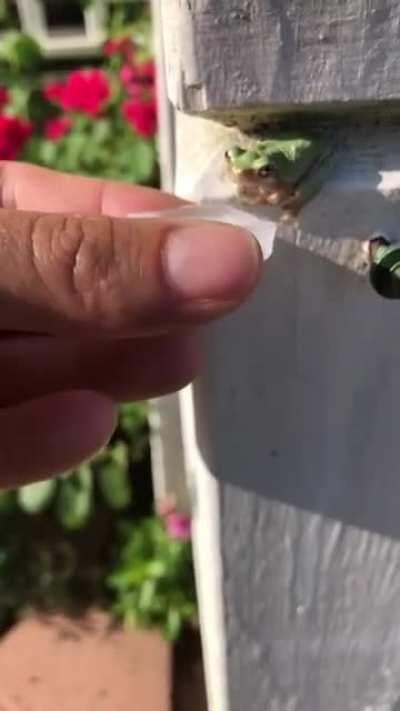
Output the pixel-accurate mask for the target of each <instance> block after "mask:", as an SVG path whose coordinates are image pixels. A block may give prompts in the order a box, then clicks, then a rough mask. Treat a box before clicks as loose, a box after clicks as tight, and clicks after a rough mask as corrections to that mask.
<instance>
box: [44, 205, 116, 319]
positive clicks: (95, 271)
mask: <svg viewBox="0 0 400 711" xmlns="http://www.w3.org/2000/svg"><path fill="white" fill-rule="evenodd" d="M37 227H40V225H38V226H37ZM46 233H47V235H48V239H47V242H48V244H47V259H49V260H50V261H51V262H52V264H51V265H50V268H49V269H48V273H49V274H50V279H51V281H52V284H50V288H51V290H52V291H53V292H55V293H56V296H57V298H58V300H60V299H61V300H62V302H63V304H62V306H63V308H65V307H66V308H67V311H68V313H69V314H70V315H71V316H72V318H73V319H74V320H78V321H84V322H85V323H86V324H88V325H92V326H95V327H101V328H113V327H114V326H115V325H118V320H119V319H120V318H121V311H122V295H121V281H120V259H119V258H118V254H117V251H118V250H117V244H116V242H117V238H118V234H117V230H116V229H115V226H114V221H113V220H112V219H110V218H106V217H96V218H90V217H87V218H86V217H85V218H78V217H72V216H67V217H63V218H58V219H57V220H53V223H52V224H51V225H50V229H47V230H44V234H46ZM36 266H37V271H40V269H39V268H38V266H39V267H40V259H36ZM41 271H42V272H43V269H42V270H41ZM53 275H54V276H53ZM48 285H49V284H48Z"/></svg>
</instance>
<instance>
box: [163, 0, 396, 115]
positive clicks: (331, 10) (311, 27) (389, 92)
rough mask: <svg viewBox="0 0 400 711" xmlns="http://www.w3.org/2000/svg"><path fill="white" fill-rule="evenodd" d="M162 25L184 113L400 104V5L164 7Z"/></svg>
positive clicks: (174, 94)
mask: <svg viewBox="0 0 400 711" xmlns="http://www.w3.org/2000/svg"><path fill="white" fill-rule="evenodd" d="M162 17H163V27H164V37H165V43H166V55H167V70H168V80H169V94H170V98H171V99H172V101H173V102H174V104H175V105H176V106H177V107H178V108H179V109H183V110H185V111H189V112H199V113H203V112H208V113H212V114H215V113H216V112H217V113H218V112H219V111H221V110H223V109H227V110H232V109H234V110H235V109H236V110H240V111H244V110H246V109H252V108H254V107H257V106H260V105H261V106H263V107H264V109H265V107H266V106H267V107H268V108H269V109H270V110H272V109H275V110H280V111H282V110H283V109H284V110H291V109H293V108H294V107H293V104H296V105H297V106H296V108H297V109H298V108H299V106H300V107H301V106H303V107H306V106H307V105H309V104H310V103H312V104H315V103H322V104H323V105H329V104H330V106H328V108H329V109H330V110H331V109H332V105H331V102H340V103H341V104H342V105H344V106H346V105H347V102H349V101H351V102H352V105H353V106H354V102H377V101H382V100H393V99H400V53H399V27H400V10H399V4H398V1H397V0H329V2H328V1H327V0H168V2H162Z"/></svg>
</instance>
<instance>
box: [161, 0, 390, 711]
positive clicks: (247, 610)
mask: <svg viewBox="0 0 400 711" xmlns="http://www.w3.org/2000/svg"><path fill="white" fill-rule="evenodd" d="M161 15H162V30H163V36H164V43H165V48H166V67H167V71H168V90H169V96H170V99H171V100H172V101H173V102H174V104H175V106H176V107H177V109H180V110H183V111H184V113H183V114H182V113H179V114H178V113H177V115H176V121H177V129H176V183H175V187H176V191H177V192H178V193H179V194H181V195H183V196H185V195H186V196H193V195H194V196H195V197H197V198H198V199H199V200H201V199H207V200H208V201H209V200H220V199H222V198H223V199H232V195H231V194H230V192H229V190H230V188H228V187H227V186H226V182H225V178H224V176H223V173H222V171H221V160H222V158H221V156H222V155H223V152H224V150H225V148H226V147H227V146H229V145H230V144H231V142H232V140H233V139H234V138H235V135H236V133H235V132H236V131H237V129H238V127H239V128H241V129H243V130H249V129H250V128H251V127H256V126H259V125H260V124H261V123H264V124H265V123H268V122H271V121H272V122H275V123H276V124H278V123H279V122H283V123H285V124H287V123H289V124H290V125H291V126H292V127H296V126H307V125H309V126H310V127H313V126H316V125H318V126H320V125H321V123H323V124H324V125H326V126H328V125H330V126H331V129H332V131H333V133H334V134H335V135H336V136H337V137H338V139H339V141H338V144H339V147H338V151H339V163H338V168H337V171H336V173H335V175H334V176H333V177H332V179H331V180H330V181H329V182H328V183H327V184H326V186H324V188H323V190H322V192H321V193H320V195H319V196H318V197H317V198H316V199H315V200H313V201H312V202H311V203H310V204H309V205H308V206H307V207H306V208H305V210H304V211H303V212H302V213H301V216H300V220H299V227H298V230H292V229H291V228H285V227H281V228H280V231H279V234H278V237H279V238H278V239H277V240H276V243H275V248H274V253H273V255H272V257H271V258H270V260H268V261H267V263H266V267H265V275H264V278H263V280H262V283H261V285H260V287H259V289H258V292H257V293H256V295H255V296H254V298H253V299H252V300H251V301H250V302H249V303H248V304H247V305H246V306H245V307H244V308H242V309H241V310H240V311H239V312H238V313H237V314H235V315H233V316H231V317H229V318H226V319H224V321H223V322H222V323H220V324H217V325H216V326H214V327H212V328H211V329H210V330H209V331H208V334H207V344H206V362H205V367H204V370H203V372H202V374H201V377H200V378H199V380H198V382H196V383H195V385H194V387H193V388H191V389H190V390H188V391H185V392H184V393H183V394H182V396H181V404H182V421H183V440H184V442H185V454H186V466H187V470H188V474H189V476H190V477H191V483H192V486H193V492H194V493H193V506H194V516H195V541H194V543H195V552H196V570H197V581H198V588H199V598H200V613H201V626H202V634H203V644H204V650H205V662H206V673H207V683H208V693H209V708H210V711H243V710H244V709H251V711H265V710H266V709H267V711H361V710H362V711H398V710H399V708H400V417H399V404H398V403H399V402H400V336H399V334H398V332H399V324H400V304H399V303H398V302H396V301H395V302H389V301H386V300H384V299H382V298H381V297H379V296H378V295H377V294H376V293H375V292H374V291H373V290H372V288H371V286H370V284H369V282H368V280H367V279H366V276H365V264H364V257H363V251H362V249H361V244H360V240H361V241H362V240H364V239H367V238H368V236H370V235H372V233H374V232H375V231H384V232H386V233H387V234H388V235H389V236H390V237H400V201H399V195H400V129H399V127H398V125H397V119H396V114H397V101H398V99H399V97H400V53H399V52H398V43H399V26H400V11H399V8H398V3H397V0H384V1H383V0H375V1H374V0H348V1H347V2H343V0H329V1H328V0H327V1H326V2H323V3H317V2H315V0H302V2H299V1H298V0H279V1H277V0H243V1H242V2H237V1H235V2H234V1H233V0H232V1H229V0H218V2H217V1H213V0H190V1H188V2H178V0H169V1H168V2H165V3H164V2H162V4H161ZM186 114H192V115H186ZM210 117H211V118H212V119H214V121H210V120H209V118H210ZM227 124H230V125H232V124H235V128H229V127H227ZM299 130H300V128H299ZM194 137H195V139H196V140H194ZM256 212H257V214H258V215H259V216H260V217H261V219H262V218H263V216H265V215H266V211H263V210H262V209H259V210H258V211H256Z"/></svg>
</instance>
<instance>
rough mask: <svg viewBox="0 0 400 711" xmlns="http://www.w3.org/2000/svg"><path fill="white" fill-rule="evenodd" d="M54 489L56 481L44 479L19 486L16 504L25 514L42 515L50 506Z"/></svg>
mask: <svg viewBox="0 0 400 711" xmlns="http://www.w3.org/2000/svg"><path fill="white" fill-rule="evenodd" d="M56 489H57V480H56V479H45V480H44V481H37V482H35V483H33V484H27V485H26V486H21V487H20V488H19V489H18V492H17V500H18V504H19V506H20V507H21V509H22V510H23V511H25V513H28V514H39V513H42V511H45V510H46V509H47V508H48V507H49V506H50V503H51V501H52V499H53V497H54V494H55V492H56Z"/></svg>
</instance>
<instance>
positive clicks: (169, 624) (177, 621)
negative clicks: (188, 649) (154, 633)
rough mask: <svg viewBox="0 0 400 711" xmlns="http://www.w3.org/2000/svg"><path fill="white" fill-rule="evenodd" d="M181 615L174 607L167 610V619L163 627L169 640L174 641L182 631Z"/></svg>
mask: <svg viewBox="0 0 400 711" xmlns="http://www.w3.org/2000/svg"><path fill="white" fill-rule="evenodd" d="M182 623H183V620H182V617H181V615H180V613H179V610H176V609H175V608H173V607H172V608H170V609H169V610H168V614H167V619H166V622H165V627H164V632H165V636H166V638H167V639H168V640H169V641H170V642H175V641H176V640H177V639H178V637H179V635H180V634H181V632H182Z"/></svg>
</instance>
